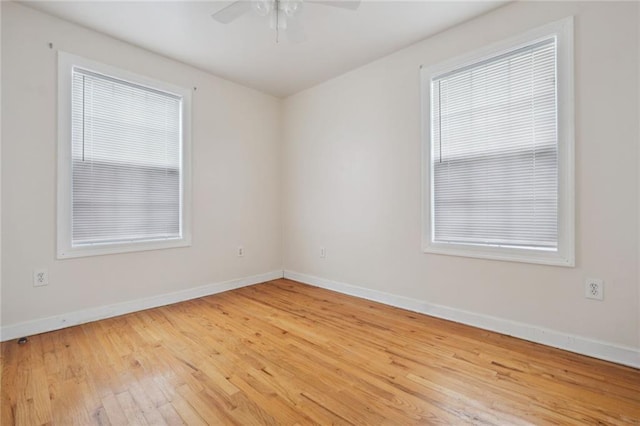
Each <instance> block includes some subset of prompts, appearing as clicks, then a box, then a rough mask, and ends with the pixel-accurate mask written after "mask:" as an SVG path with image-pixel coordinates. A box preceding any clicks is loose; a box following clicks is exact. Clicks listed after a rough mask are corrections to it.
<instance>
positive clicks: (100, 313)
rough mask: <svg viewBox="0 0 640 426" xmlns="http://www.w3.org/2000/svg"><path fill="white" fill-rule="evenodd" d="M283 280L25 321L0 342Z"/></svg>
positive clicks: (247, 281) (4, 331)
mask: <svg viewBox="0 0 640 426" xmlns="http://www.w3.org/2000/svg"><path fill="white" fill-rule="evenodd" d="M278 278H282V270H277V271H272V272H267V273H264V274H260V275H253V276H250V277H245V278H238V279H235V280H229V281H223V282H219V283H213V284H207V285H203V286H200V287H194V288H189V289H186V290H180V291H176V292H173V293H166V294H161V295H158V296H152V297H146V298H144V299H137V300H132V301H130V302H122V303H116V304H113V305H106V306H99V307H96V308H90V309H84V310H81V311H75V312H70V313H68V314H62V315H55V316H52V317H48V318H42V319H37V320H33V321H25V322H21V323H18V324H11V325H7V326H2V328H1V329H0V341H3V342H4V341H6V340H11V339H15V338H18V337H23V336H31V335H33V334H39V333H45V332H47V331H53V330H59V329H61V328H65V327H71V326H74V325H78V324H84V323H87V322H91V321H97V320H101V319H105V318H111V317H115V316H118V315H124V314H128V313H131V312H136V311H142V310H144V309H150V308H156V307H158V306H165V305H170V304H172V303H177V302H183V301H185V300H190V299H196V298H198V297H203V296H209V295H211V294H216V293H222V292H223V291H228V290H233V289H236V288H240V287H246V286H249V285H253V284H259V283H262V282H265V281H270V280H275V279H278Z"/></svg>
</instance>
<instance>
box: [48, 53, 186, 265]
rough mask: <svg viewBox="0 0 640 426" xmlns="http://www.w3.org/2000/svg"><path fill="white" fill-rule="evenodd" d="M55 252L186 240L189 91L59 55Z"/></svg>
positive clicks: (99, 250) (124, 248) (85, 252)
mask: <svg viewBox="0 0 640 426" xmlns="http://www.w3.org/2000/svg"><path fill="white" fill-rule="evenodd" d="M58 78H59V132H60V133H59V141H58V150H59V165H58V167H59V170H58V257H60V258H63V257H77V256H88V255H97V254H107V253H119V252H128V251H138V250H149V249H158V248H168V247H179V246H186V245H189V244H190V233H189V221H188V206H189V167H188V165H189V133H188V125H187V124H188V118H189V106H190V92H189V91H188V90H185V89H181V88H176V87H172V86H170V85H168V84H165V83H160V82H155V81H151V80H149V79H147V78H144V77H140V76H136V75H133V74H131V73H128V72H125V71H122V70H118V69H115V68H112V67H109V66H106V65H102V64H97V63H94V62H91V61H88V60H85V59H83V58H79V57H77V56H73V55H69V54H66V53H62V52H61V53H60V56H59V76H58Z"/></svg>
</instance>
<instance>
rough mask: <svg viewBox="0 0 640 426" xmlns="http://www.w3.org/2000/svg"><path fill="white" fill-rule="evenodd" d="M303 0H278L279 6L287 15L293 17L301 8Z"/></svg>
mask: <svg viewBox="0 0 640 426" xmlns="http://www.w3.org/2000/svg"><path fill="white" fill-rule="evenodd" d="M302 1H303V0H282V1H280V2H279V3H280V8H281V9H282V10H283V11H284V13H285V14H286V15H287V16H288V17H289V18H293V17H295V16H296V15H298V14H299V13H300V11H301V10H302Z"/></svg>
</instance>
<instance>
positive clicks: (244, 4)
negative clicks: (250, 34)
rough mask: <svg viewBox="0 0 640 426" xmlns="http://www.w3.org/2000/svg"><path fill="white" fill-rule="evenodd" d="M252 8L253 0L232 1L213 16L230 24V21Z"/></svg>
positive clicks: (221, 21)
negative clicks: (251, 0)
mask: <svg viewBox="0 0 640 426" xmlns="http://www.w3.org/2000/svg"><path fill="white" fill-rule="evenodd" d="M249 10H251V2H250V1H246V0H238V1H234V2H233V3H231V4H230V5H229V6H226V7H223V8H222V9H220V10H219V11H217V12H216V13H214V14H213V15H211V17H212V18H213V19H215V20H216V21H218V22H220V23H223V24H228V23H229V22H231V21H233V20H235V19H237V18H239V17H240V16H241V15H243V14H244V13H246V12H248V11H249Z"/></svg>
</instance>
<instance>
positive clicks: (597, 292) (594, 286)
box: [584, 278, 604, 300]
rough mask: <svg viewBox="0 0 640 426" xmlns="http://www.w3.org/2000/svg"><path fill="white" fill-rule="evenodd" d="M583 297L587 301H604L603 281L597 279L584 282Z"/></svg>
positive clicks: (588, 279)
mask: <svg viewBox="0 0 640 426" xmlns="http://www.w3.org/2000/svg"><path fill="white" fill-rule="evenodd" d="M584 291H585V294H584V296H585V297H586V298H587V299H595V300H603V299H604V281H602V280H601V279H599V278H587V279H586V280H585V282H584Z"/></svg>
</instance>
